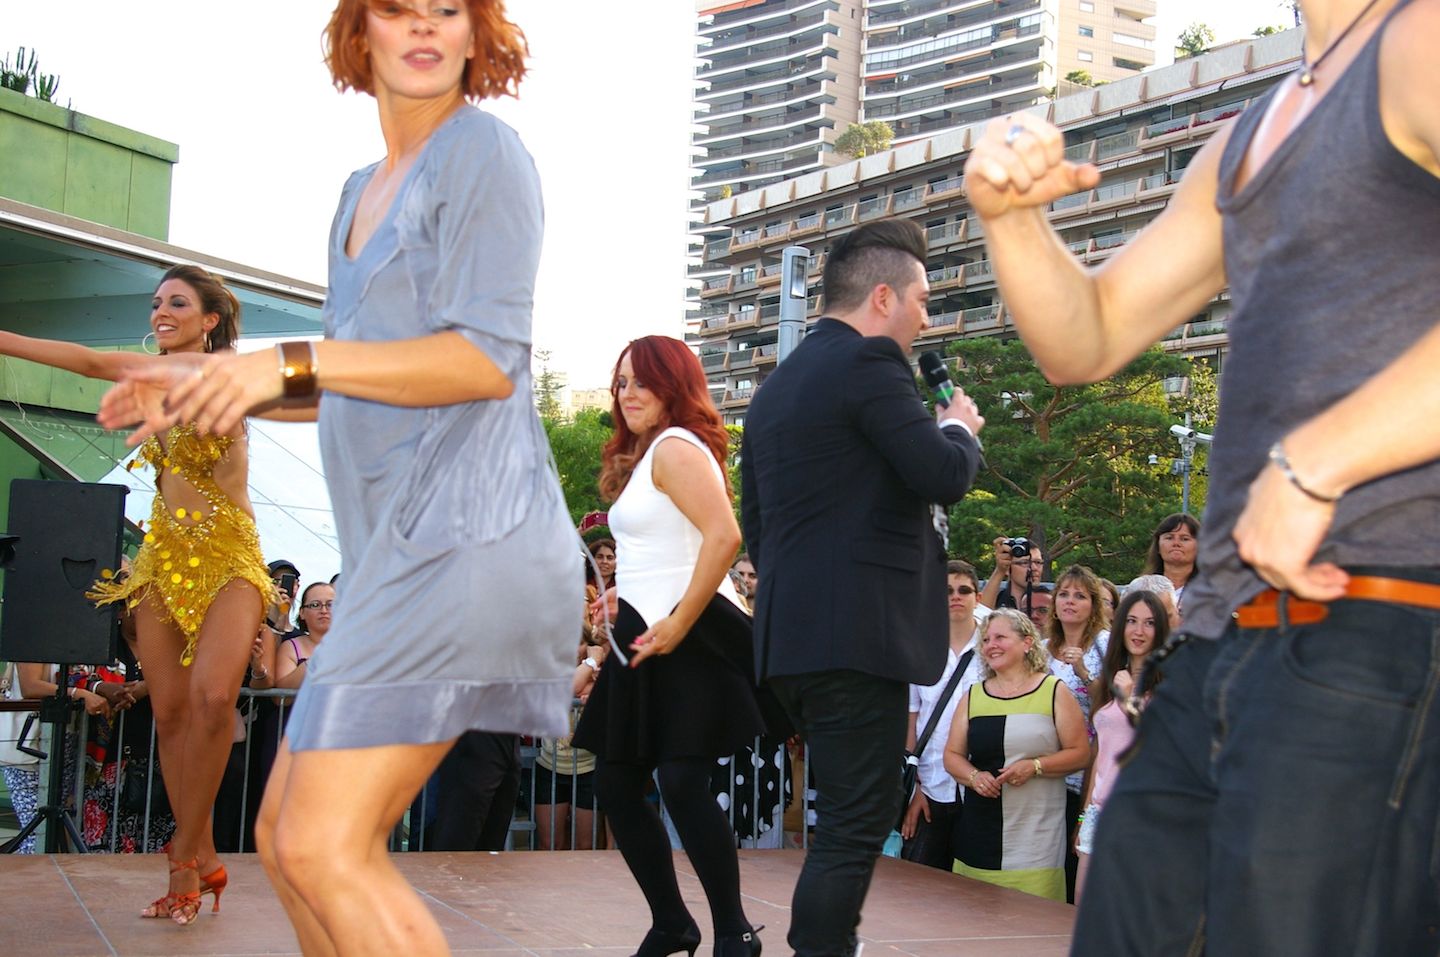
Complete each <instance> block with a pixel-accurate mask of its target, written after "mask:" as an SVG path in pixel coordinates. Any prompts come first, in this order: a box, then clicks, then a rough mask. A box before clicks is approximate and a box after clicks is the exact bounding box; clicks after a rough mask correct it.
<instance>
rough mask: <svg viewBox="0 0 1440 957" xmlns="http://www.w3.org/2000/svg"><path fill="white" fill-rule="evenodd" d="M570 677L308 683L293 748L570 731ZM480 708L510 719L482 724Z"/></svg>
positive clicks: (294, 722)
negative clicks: (468, 733)
mask: <svg viewBox="0 0 1440 957" xmlns="http://www.w3.org/2000/svg"><path fill="white" fill-rule="evenodd" d="M571 680H572V679H571V678H570V677H568V676H567V677H564V678H557V679H542V680H535V679H531V680H519V681H485V682H473V681H409V682H399V683H394V684H384V685H373V684H343V685H342V684H315V685H304V686H302V688H301V690H300V694H299V696H298V697H297V698H296V700H295V708H294V713H293V717H292V718H291V720H290V723H289V727H290V728H291V729H293V732H294V733H293V735H292V736H291V737H289V739H288V743H289V747H290V750H291V751H312V750H333V749H343V748H369V747H380V746H384V745H389V744H435V743H438V742H441V741H449V740H451V739H453V738H458V737H459V736H460V735H461V734H463V733H464V732H466V731H489V732H492V733H497V734H507V733H508V734H533V735H546V736H552V737H558V736H562V735H565V734H568V733H569V731H570V727H569V721H568V709H569V705H570V701H571V697H572V695H571ZM481 714H484V715H495V716H500V715H504V716H505V719H506V720H504V721H500V720H498V718H497V719H496V720H492V721H490V722H489V723H488V724H487V725H486V726H485V727H478V726H476V725H475V723H474V716H475V715H481ZM557 718H558V719H559V720H558V721H557ZM502 725H503V726H502Z"/></svg>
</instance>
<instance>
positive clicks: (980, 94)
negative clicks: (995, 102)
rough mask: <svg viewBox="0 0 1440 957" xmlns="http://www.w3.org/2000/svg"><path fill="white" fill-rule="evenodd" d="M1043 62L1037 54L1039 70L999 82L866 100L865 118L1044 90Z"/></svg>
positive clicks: (986, 79) (978, 82)
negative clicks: (887, 100)
mask: <svg viewBox="0 0 1440 957" xmlns="http://www.w3.org/2000/svg"><path fill="white" fill-rule="evenodd" d="M1041 65H1042V64H1041V62H1040V59H1039V57H1038V56H1037V57H1036V58H1035V59H1034V66H1035V69H1034V71H1033V72H1030V73H1026V74H1022V75H1020V76H1015V77H1011V78H1009V79H1004V80H999V81H996V80H995V78H994V77H983V78H981V79H979V80H976V81H974V82H973V83H966V84H964V85H962V86H957V87H954V88H952V89H947V90H944V91H943V92H940V93H933V94H930V95H928V96H918V97H901V98H900V99H897V100H895V101H893V102H891V103H883V104H872V103H871V102H870V101H868V100H867V101H866V103H865V119H867V120H875V119H884V118H885V117H888V116H907V115H913V114H917V113H925V112H927V111H933V110H936V109H945V108H949V107H953V106H960V105H962V104H967V103H979V102H981V101H984V100H990V99H994V97H995V95H996V94H999V93H1010V92H1013V91H1016V90H1024V89H1032V88H1033V89H1037V90H1038V89H1040V88H1041V83H1040V73H1039V71H1040V67H1041Z"/></svg>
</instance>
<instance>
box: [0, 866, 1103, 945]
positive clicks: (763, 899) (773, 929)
mask: <svg viewBox="0 0 1440 957" xmlns="http://www.w3.org/2000/svg"><path fill="white" fill-rule="evenodd" d="M803 860H804V856H803V854H802V853H801V852H799V851H741V852H740V878H741V886H742V887H743V888H744V891H745V897H746V900H745V910H746V914H747V916H749V918H750V920H751V921H753V922H755V923H763V924H765V925H766V929H765V931H764V933H763V934H762V935H761V936H762V938H763V940H764V942H765V952H766V953H767V954H769V955H781V957H783V955H786V954H789V953H790V950H789V948H788V947H786V945H785V932H786V929H787V928H788V926H789V922H790V895H791V891H792V889H793V888H794V886H795V877H796V875H797V874H798V872H799V870H800V865H801V863H802V861H803ZM225 862H226V866H227V868H228V869H229V872H230V886H229V888H228V889H227V890H226V892H225V896H224V897H223V898H222V901H221V903H222V907H221V912H220V914H219V915H218V916H214V917H212V915H211V914H210V913H209V898H208V897H207V898H206V903H205V909H204V910H203V911H202V913H201V915H200V918H199V919H198V920H197V921H196V922H195V924H194V925H192V926H190V927H176V926H173V925H172V924H171V923H170V922H168V921H163V920H141V919H139V918H138V917H137V916H136V914H138V912H139V910H140V908H142V907H143V906H144V905H145V904H146V903H147V902H148V901H150V900H151V899H153V898H154V897H156V896H158V894H159V893H160V891H161V890H163V888H164V875H165V865H164V861H163V859H162V858H160V857H158V856H155V855H149V856H146V857H137V856H131V855H123V856H122V855H108V854H107V855H56V856H50V857H46V856H38V855H37V856H34V857H4V858H0V941H3V945H0V950H3V952H4V953H7V954H14V955H16V957H21V955H24V957H89V955H107V954H108V955H119V957H131V955H140V954H145V955H166V954H184V955H188V957H200V955H217V957H223V955H242V954H244V955H252V954H298V953H299V948H298V946H297V944H296V941H295V936H294V934H293V933H292V932H291V930H290V926H289V924H288V923H287V922H286V920H285V913H284V911H283V910H282V909H281V907H280V904H279V903H278V902H277V901H276V899H275V897H274V896H273V895H272V894H271V892H270V889H269V885H268V884H267V883H266V881H265V874H264V871H263V870H262V869H261V867H260V862H259V860H257V859H256V858H255V857H254V855H238V856H237V855H228V856H226V858H225ZM395 862H396V864H397V866H398V867H399V868H400V870H401V871H402V872H404V874H405V876H406V877H407V878H408V879H409V880H410V882H411V883H412V884H414V885H415V887H416V888H417V889H418V890H419V891H420V893H421V894H423V895H424V896H425V899H426V900H427V902H428V903H429V905H430V908H431V910H432V911H433V912H434V914H435V916H436V918H437V919H438V920H439V921H440V925H441V926H442V927H443V928H444V929H445V935H446V937H447V938H448V939H449V941H450V946H451V948H452V949H453V950H454V952H455V953H456V954H472V955H484V957H519V955H522V954H523V955H533V957H579V955H582V954H583V955H587V957H627V955H629V954H631V953H632V952H633V951H634V948H635V946H636V945H637V944H638V943H639V942H640V938H641V937H643V936H644V933H645V930H646V928H647V927H648V925H649V920H648V914H647V912H646V909H645V905H644V901H643V899H642V898H641V896H640V892H639V890H638V889H637V888H636V887H635V882H634V881H633V880H631V878H630V874H629V872H628V871H626V870H625V864H624V862H623V861H622V860H621V859H620V855H619V854H618V853H616V852H614V851H578V852H560V853H520V852H510V853H506V854H448V853H432V854H397V855H396V856H395ZM676 867H677V869H678V871H679V873H680V889H681V891H682V892H683V893H684V895H685V900H686V902H687V903H688V904H689V905H690V908H691V911H692V912H693V913H694V914H695V918H696V920H697V921H699V923H700V926H701V927H702V928H703V930H704V934H705V942H704V943H703V944H702V945H701V948H700V951H699V952H698V953H699V954H701V955H707V957H708V954H709V953H710V946H711V934H710V923H709V912H708V910H707V908H706V906H705V895H704V894H703V893H702V891H701V889H700V884H699V882H698V881H697V880H696V879H695V874H694V872H693V871H692V870H691V869H690V865H689V861H688V860H686V858H685V856H684V855H683V854H678V855H677V856H676ZM1073 914H1074V910H1073V908H1071V907H1068V906H1066V905H1063V904H1056V903H1054V902H1052V901H1046V900H1041V899H1039V898H1036V897H1030V896H1027V895H1024V894H1020V893H1017V892H1014V891H1007V890H1002V889H1000V888H996V887H991V886H989V885H987V884H981V883H978V882H975V881H970V880H966V879H964V878H961V877H957V876H954V875H951V874H945V873H942V872H940V871H937V870H934V869H931V868H924V867H920V866H919V865H916V864H908V863H905V862H903V861H896V860H891V859H888V858H881V860H880V864H879V867H878V869H877V871H876V874H875V880H874V883H873V885H872V886H871V888H870V896H869V898H868V900H867V902H866V905H865V915H864V919H863V920H862V922H861V924H860V933H861V937H862V939H863V940H864V941H865V953H864V957H881V955H899V954H910V955H914V957H981V955H983V957H1049V955H1063V954H1065V952H1066V950H1067V948H1068V946H1069V942H1070V930H1071V923H1072V921H1073Z"/></svg>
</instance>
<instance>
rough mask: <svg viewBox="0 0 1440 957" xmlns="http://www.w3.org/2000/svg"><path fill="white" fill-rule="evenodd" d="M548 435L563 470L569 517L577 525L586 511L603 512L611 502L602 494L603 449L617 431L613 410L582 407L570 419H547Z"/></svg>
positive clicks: (557, 464) (556, 461)
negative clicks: (600, 483) (601, 467)
mask: <svg viewBox="0 0 1440 957" xmlns="http://www.w3.org/2000/svg"><path fill="white" fill-rule="evenodd" d="M543 421H544V424H545V436H546V438H548V439H549V440H550V451H551V454H553V455H554V456H555V467H556V469H557V470H558V471H559V472H560V488H561V489H562V490H563V491H564V492H565V504H566V505H567V506H568V507H569V509H570V518H571V519H573V520H574V521H575V523H576V524H577V525H578V524H579V523H580V519H581V518H583V517H584V516H585V513H587V512H603V511H605V510H606V509H607V508H608V507H609V503H608V502H606V501H605V500H604V499H602V498H601V497H600V486H599V481H600V450H601V449H602V448H603V447H604V445H605V442H606V441H607V440H608V439H609V438H610V434H611V432H612V431H614V422H613V421H612V420H611V418H610V413H609V412H606V411H603V410H601V409H583V410H581V411H580V412H577V413H576V414H575V418H574V419H572V420H570V421H568V422H567V421H563V420H561V419H544V420H543Z"/></svg>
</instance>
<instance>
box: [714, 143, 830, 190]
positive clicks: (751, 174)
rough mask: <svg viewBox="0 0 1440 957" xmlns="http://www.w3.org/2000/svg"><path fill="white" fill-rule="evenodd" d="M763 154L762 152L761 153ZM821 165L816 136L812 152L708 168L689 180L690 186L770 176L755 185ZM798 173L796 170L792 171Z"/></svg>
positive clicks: (737, 181) (774, 180) (735, 181)
mask: <svg viewBox="0 0 1440 957" xmlns="http://www.w3.org/2000/svg"><path fill="white" fill-rule="evenodd" d="M762 155H763V154H762ZM821 165H822V163H821V160H820V150H819V138H818V137H817V138H816V150H815V152H814V153H812V154H810V155H807V156H801V157H796V158H795V159H787V160H762V161H759V162H751V161H749V160H746V161H745V162H742V163H741V164H740V165H739V167H738V168H737V167H734V166H726V167H724V168H722V169H715V170H709V171H707V172H705V173H702V174H701V175H699V176H697V177H695V178H694V179H692V180H691V181H690V184H691V186H704V185H706V184H709V183H740V182H744V181H746V180H753V179H755V178H757V177H764V176H768V177H772V179H769V180H762V181H761V182H760V183H759V184H756V185H761V186H764V185H768V184H769V183H770V182H776V181H778V180H780V179H781V178H782V177H781V176H779V175H776V174H783V173H787V172H791V171H799V170H807V169H818V168H819V167H820V166H821ZM792 175H798V172H794V173H792Z"/></svg>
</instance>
